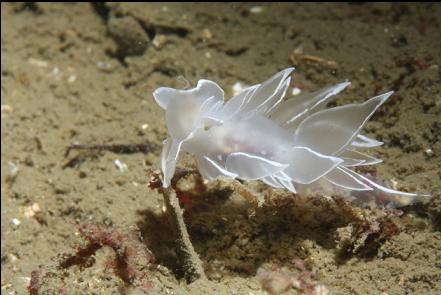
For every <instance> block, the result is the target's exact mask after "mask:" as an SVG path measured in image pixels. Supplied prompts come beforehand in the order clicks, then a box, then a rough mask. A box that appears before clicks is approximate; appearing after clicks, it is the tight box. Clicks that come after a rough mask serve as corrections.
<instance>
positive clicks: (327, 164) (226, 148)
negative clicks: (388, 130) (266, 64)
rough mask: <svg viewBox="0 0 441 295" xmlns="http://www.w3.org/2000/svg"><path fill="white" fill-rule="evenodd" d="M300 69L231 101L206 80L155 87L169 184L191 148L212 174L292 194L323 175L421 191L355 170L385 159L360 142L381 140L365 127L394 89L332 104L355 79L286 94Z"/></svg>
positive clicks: (350, 183) (351, 186)
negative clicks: (187, 85)
mask: <svg viewBox="0 0 441 295" xmlns="http://www.w3.org/2000/svg"><path fill="white" fill-rule="evenodd" d="M293 70H294V69H293V68H288V69H285V70H283V71H281V72H279V73H277V74H276V75H274V76H273V77H271V78H270V79H268V80H267V81H265V82H263V83H262V84H257V85H254V86H251V87H248V88H246V89H244V90H243V91H242V92H241V93H239V94H237V95H235V96H234V97H232V98H231V99H229V100H228V101H226V102H225V101H224V92H223V90H222V89H221V88H220V87H219V86H218V85H217V84H216V83H214V82H212V81H209V80H199V81H198V84H197V86H196V87H195V88H193V89H188V90H179V89H172V88H166V87H161V88H158V89H157V90H156V91H154V93H153V95H154V97H155V99H156V102H157V103H158V104H159V105H160V106H161V107H162V108H163V109H164V110H165V111H166V124H167V128H168V131H169V134H170V136H169V137H168V138H167V139H166V140H165V141H164V149H163V152H162V155H161V168H162V172H163V175H164V180H163V185H164V187H168V186H169V185H170V181H171V178H172V177H173V175H174V172H175V168H176V163H177V161H178V159H179V155H180V154H181V153H182V152H188V153H191V154H193V155H194V156H195V158H196V161H197V166H198V169H199V172H200V173H201V174H202V176H203V177H204V178H206V179H208V180H212V179H214V178H216V177H218V176H224V177H229V178H238V179H242V180H261V181H263V182H265V183H266V184H268V185H270V186H272V187H275V188H286V189H288V190H290V191H292V192H296V186H304V185H312V184H314V183H316V182H317V181H321V182H323V181H324V182H328V183H330V184H332V185H334V186H337V187H341V188H344V189H348V190H355V191H369V190H374V189H375V190H381V191H382V192H385V193H390V194H398V195H402V196H409V197H413V196H416V194H412V193H406V192H401V191H396V190H392V189H389V188H386V187H383V186H381V185H379V184H377V183H376V182H373V181H372V180H371V179H369V178H367V177H365V176H363V175H361V174H358V173H356V172H355V171H353V170H352V168H353V167H356V166H363V165H373V164H377V163H380V162H381V160H379V159H376V158H373V157H371V156H369V155H366V154H363V153H361V152H359V151H357V150H356V148H370V147H376V146H379V145H381V144H382V142H379V141H377V140H374V139H371V138H369V137H366V136H364V135H361V134H359V133H360V131H361V129H362V128H363V126H364V125H365V123H366V122H367V121H368V120H369V118H370V117H371V116H372V115H373V114H374V112H375V111H376V110H377V108H378V107H380V106H381V105H382V104H383V103H384V102H385V101H386V100H387V99H388V97H389V96H390V95H391V94H392V92H388V93H385V94H381V95H378V96H375V97H373V98H371V99H369V100H367V101H365V102H363V103H360V104H349V105H343V106H338V107H334V108H329V109H326V108H325V104H326V102H327V101H328V100H329V98H331V97H332V96H334V95H336V94H338V93H339V92H341V91H342V90H343V89H345V88H346V87H347V86H348V85H349V84H350V83H349V82H344V83H340V84H337V85H334V86H330V87H326V88H323V89H321V90H319V91H316V92H313V93H308V94H303V95H299V96H296V97H293V98H290V99H287V100H283V98H284V96H285V94H286V92H287V89H288V87H289V84H290V81H291V74H292V71H293Z"/></svg>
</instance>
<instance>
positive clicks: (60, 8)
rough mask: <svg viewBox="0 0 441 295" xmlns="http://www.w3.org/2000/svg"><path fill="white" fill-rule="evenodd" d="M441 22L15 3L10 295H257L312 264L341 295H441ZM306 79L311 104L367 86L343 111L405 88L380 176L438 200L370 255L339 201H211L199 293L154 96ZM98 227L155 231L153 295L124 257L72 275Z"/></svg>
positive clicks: (392, 104)
mask: <svg viewBox="0 0 441 295" xmlns="http://www.w3.org/2000/svg"><path fill="white" fill-rule="evenodd" d="M440 15H441V6H440V5H439V4H421V5H419V4H210V5H208V4H169V3H167V4H111V5H110V4H107V5H106V4H99V5H95V6H93V5H90V4H27V5H24V4H4V3H2V4H1V239H2V240H1V288H2V294H27V293H28V290H27V286H28V284H29V281H30V277H31V272H32V271H34V270H37V269H39V268H40V269H43V270H45V272H44V275H43V276H42V278H41V280H40V282H39V290H38V292H37V291H35V290H34V291H33V292H36V293H34V294H37V293H38V294H143V292H145V291H146V290H147V291H148V292H149V293H150V294H255V295H257V294H265V291H264V290H263V289H262V287H261V284H260V282H259V280H258V279H257V278H256V272H257V270H258V269H259V268H260V267H267V269H268V268H271V266H272V267H273V268H274V269H275V268H277V267H282V268H283V269H284V270H285V271H286V272H287V273H290V274H292V276H293V277H296V276H298V275H299V267H298V265H296V264H295V263H293V260H296V259H297V261H299V260H298V259H301V260H302V261H303V262H304V263H305V265H306V268H307V270H308V271H310V272H311V273H313V275H312V277H311V278H310V279H311V281H313V283H312V284H316V285H321V286H324V287H326V289H328V290H329V292H330V293H331V294H378V295H379V294H388V295H395V294H397V295H398V294H441V234H440V230H441V194H440V191H441V172H440V171H441V83H440V81H441V79H440V65H441V64H440V63H441V43H440V36H441V34H440V32H441V18H440V17H439V16H440ZM293 52H294V53H293ZM305 56H306V57H305ZM311 57H312V58H311ZM289 66H295V67H296V71H295V74H294V75H293V86H294V87H298V88H300V89H302V91H311V90H314V89H318V88H319V87H323V86H325V85H329V84H332V83H337V82H340V81H345V80H346V79H349V80H350V81H351V82H352V85H351V86H350V87H349V89H347V90H346V91H344V93H343V94H341V95H339V97H338V98H337V99H335V100H333V102H332V103H331V104H330V106H335V105H341V104H343V103H350V102H360V101H363V100H365V99H367V98H369V97H372V96H374V95H375V94H379V93H382V92H385V91H388V90H395V91H396V93H395V94H394V95H393V96H392V97H391V98H390V99H389V100H388V102H387V103H386V104H385V105H384V106H382V107H381V108H380V109H379V111H378V112H377V113H376V114H375V115H374V117H373V118H372V119H371V121H370V122H369V123H368V124H367V126H366V128H365V133H364V134H367V135H370V136H371V137H374V138H376V139H378V140H382V141H384V142H385V144H384V145H383V146H381V147H378V148H375V149H372V150H370V151H369V154H371V155H373V156H376V157H379V158H382V159H383V160H384V163H381V164H379V165H377V166H376V173H377V177H378V179H381V180H383V181H385V182H386V183H388V184H389V185H394V186H395V187H396V188H398V189H401V190H405V191H418V192H429V193H431V194H432V196H433V197H432V199H430V200H426V201H423V202H422V203H419V204H417V205H412V206H406V207H405V208H403V212H404V213H403V214H402V215H401V216H392V217H388V218H389V219H388V220H389V221H388V222H392V223H393V224H394V226H396V227H397V228H398V230H397V232H395V233H394V234H393V235H390V236H389V235H388V234H385V235H384V236H380V238H378V237H377V239H376V240H375V239H374V244H375V245H374V249H373V250H372V249H371V250H372V251H367V252H366V251H364V252H363V251H362V250H363V249H366V248H369V247H370V246H369V245H366V243H368V241H367V240H368V239H369V237H368V236H367V235H368V234H369V233H364V238H363V234H359V235H358V236H355V237H354V235H356V233H355V232H354V228H355V227H356V224H357V222H356V221H354V220H353V219H351V217H350V216H346V215H345V214H348V213H347V212H348V210H346V211H345V210H343V211H339V210H338V208H339V207H340V206H339V205H336V204H335V201H334V199H331V198H320V197H316V198H315V199H312V200H311V199H306V201H302V202H293V203H290V202H289V201H287V202H286V203H287V205H283V206H281V207H277V206H275V205H271V204H267V205H266V207H265V208H264V209H262V208H257V209H256V208H253V207H252V206H251V205H249V204H247V202H244V201H243V200H242V199H241V197H240V196H238V195H237V192H234V191H233V192H232V194H231V195H230V196H229V198H230V199H231V200H228V201H227V202H217V203H216V204H212V203H211V200H210V199H209V198H208V199H207V200H205V202H207V204H205V206H202V207H201V208H199V210H193V211H192V210H190V209H189V210H186V213H185V218H186V222H187V225H188V227H189V232H190V235H191V239H192V241H193V244H194V246H195V249H196V252H198V253H199V255H200V256H201V259H202V261H203V263H204V269H205V271H206V273H207V276H208V278H209V280H208V281H201V280H199V281H196V282H194V283H193V284H187V283H186V281H185V280H184V279H183V278H182V271H185V265H179V264H180V262H179V257H177V256H178V254H177V253H178V252H177V251H176V244H175V243H174V242H173V241H174V238H173V237H172V236H171V234H172V230H170V228H167V226H166V224H165V221H164V216H162V215H161V214H162V213H161V212H162V211H161V208H162V206H163V203H162V197H161V195H159V194H158V193H157V192H154V191H152V190H151V189H149V188H148V187H147V185H146V184H147V182H148V181H149V176H148V173H147V171H148V170H149V169H158V168H159V155H160V150H161V144H162V141H163V140H164V139H165V137H166V134H167V130H166V128H165V122H164V121H165V120H164V113H163V111H162V110H161V109H160V108H159V107H158V105H156V103H155V102H154V100H153V97H152V91H153V90H154V89H156V88H157V87H159V86H171V87H180V88H182V87H185V86H186V83H187V82H186V80H187V81H188V82H189V83H190V84H191V85H195V83H196V82H197V80H198V79H201V78H205V79H210V80H214V81H216V82H218V83H219V84H220V85H221V86H222V87H223V88H224V89H225V90H226V93H227V95H231V93H232V86H233V85H234V84H235V83H236V82H241V83H243V84H245V85H247V84H248V85H249V84H252V83H253V84H254V83H258V82H261V81H264V80H265V79H267V78H268V77H270V76H271V75H273V74H274V73H276V72H277V71H278V70H281V69H283V68H286V67H289ZM73 143H83V144H105V143H106V144H129V143H148V144H149V145H150V147H151V152H150V153H149V154H147V155H146V154H142V153H135V154H116V153H112V152H105V151H102V152H81V151H71V153H70V154H69V156H68V157H67V158H65V157H64V152H65V149H66V147H67V146H68V145H70V144H73ZM117 159H118V160H119V161H121V162H122V163H125V164H126V165H127V170H126V171H125V172H121V171H119V170H118V169H117V168H116V167H115V163H114V162H115V160H117ZM13 167H16V168H18V171H15V172H14V171H13V170H14V168H13ZM256 187H257V189H258V190H259V189H260V191H264V190H265V189H266V188H264V187H263V188H262V185H254V187H251V186H250V188H252V189H255V188H256ZM262 193H263V192H262ZM284 198H297V199H299V198H300V197H299V196H297V197H296V196H292V195H291V196H290V195H287V196H285V197H284ZM213 199H216V197H214V196H213ZM234 200H236V202H234ZM190 201H191V200H190ZM311 204H312V205H311ZM336 208H337V209H336ZM353 210H355V211H356V212H357V214H358V215H359V216H364V217H365V218H369V216H374V215H379V216H380V215H381V214H384V213H382V212H383V211H381V209H379V208H374V209H357V208H354V209H353ZM349 211H350V210H349ZM192 212H193V213H192ZM345 212H346V213H345ZM91 223H92V224H104V225H106V226H109V228H117V229H119V230H121V231H123V232H127V231H133V230H134V231H137V232H138V233H139V235H140V236H141V237H142V238H143V242H142V243H143V247H148V248H149V249H150V250H151V251H152V252H153V254H154V255H155V256H156V262H155V263H152V264H151V265H149V266H147V265H144V266H142V265H141V266H138V267H140V269H143V271H144V272H143V274H144V275H145V277H144V278H143V279H142V280H144V281H143V282H147V281H148V282H150V283H149V284H148V283H146V284H144V285H142V284H141V283H140V282H139V280H138V281H135V282H133V283H127V282H123V280H122V279H121V278H120V277H118V276H116V275H115V273H114V272H113V271H112V268H111V266H109V264H110V263H109V262H108V260H109V259H111V257H112V255H113V253H112V251H111V250H110V248H108V247H104V248H102V249H99V250H98V251H96V253H95V254H94V255H93V256H92V257H90V259H89V261H88V263H87V264H86V265H83V266H82V267H79V266H76V265H73V266H70V267H66V268H62V267H57V266H56V265H57V263H59V261H60V259H61V258H60V257H62V256H60V255H62V254H63V253H74V251H75V247H78V246H79V245H83V244H84V241H83V240H82V238H81V236H80V235H79V234H78V225H81V224H91ZM373 231H374V232H375V229H374V230H373ZM377 231H378V229H377ZM366 237H368V238H367V239H366ZM371 238H372V236H371ZM348 241H352V243H353V244H354V245H353V247H352V248H351V249H350V250H351V251H352V252H351V251H349V250H348V251H349V252H350V253H346V254H347V255H345V257H343V258H342V257H341V255H340V254H341V249H342V247H344V245H345V243H347V242H348ZM356 249H361V250H360V251H357V250H356ZM368 250H369V249H368ZM339 251H340V252H339ZM339 253H340V254H339ZM65 255H66V254H65ZM54 265H55V266H54ZM158 265H160V266H158ZM142 280H141V281H142ZM287 294H301V291H299V289H298V288H296V287H295V286H294V287H292V288H289V289H288V291H287ZM305 294H306V293H305ZM322 294H325V293H324V292H323V293H322Z"/></svg>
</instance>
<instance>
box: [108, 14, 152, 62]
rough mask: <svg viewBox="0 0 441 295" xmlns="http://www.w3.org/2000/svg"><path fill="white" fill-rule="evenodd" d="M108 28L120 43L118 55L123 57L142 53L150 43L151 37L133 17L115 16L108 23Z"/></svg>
mask: <svg viewBox="0 0 441 295" xmlns="http://www.w3.org/2000/svg"><path fill="white" fill-rule="evenodd" d="M107 28H108V30H109V33H110V35H111V36H112V37H113V39H114V40H115V42H116V43H117V44H118V52H117V55H119V56H120V57H122V58H124V57H126V56H131V55H142V54H143V53H144V51H145V50H146V49H147V47H148V45H149V43H150V37H149V36H148V35H147V33H146V32H145V31H144V29H143V28H142V26H141V25H140V24H139V22H138V21H136V20H135V19H134V18H133V17H130V16H126V17H121V18H116V17H113V18H111V19H110V20H109V22H108V23H107Z"/></svg>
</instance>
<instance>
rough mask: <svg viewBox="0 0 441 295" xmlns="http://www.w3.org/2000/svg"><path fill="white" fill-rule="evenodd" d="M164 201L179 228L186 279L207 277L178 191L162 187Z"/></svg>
mask: <svg viewBox="0 0 441 295" xmlns="http://www.w3.org/2000/svg"><path fill="white" fill-rule="evenodd" d="M160 190H161V192H162V195H163V196H164V201H165V204H166V206H167V211H168V212H169V214H170V216H171V218H172V222H173V223H174V226H175V228H176V229H177V230H178V235H179V239H180V242H181V249H180V250H181V252H182V254H183V255H184V261H185V263H186V274H185V275H186V279H187V281H189V282H194V281H196V280H197V279H207V277H206V276H205V272H204V268H203V267H202V261H201V259H200V258H199V255H198V254H197V253H196V251H195V250H194V247H193V244H192V243H191V240H190V235H189V234H188V231H187V226H186V225H185V222H184V216H183V212H182V209H181V207H180V206H179V200H178V198H177V196H176V192H175V191H174V189H172V188H171V187H169V188H161V189H160Z"/></svg>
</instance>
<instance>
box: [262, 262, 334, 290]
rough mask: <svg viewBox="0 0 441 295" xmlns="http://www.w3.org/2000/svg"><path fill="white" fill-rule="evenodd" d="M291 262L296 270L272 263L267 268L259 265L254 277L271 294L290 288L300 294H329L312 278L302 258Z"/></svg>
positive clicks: (312, 275)
mask: <svg viewBox="0 0 441 295" xmlns="http://www.w3.org/2000/svg"><path fill="white" fill-rule="evenodd" d="M293 264H294V266H295V267H296V268H297V269H298V271H297V272H293V271H290V270H288V269H287V268H283V267H278V266H274V265H273V266H271V267H270V268H269V269H268V268H266V267H260V268H259V269H258V270H257V274H256V277H257V279H258V280H259V282H260V284H261V285H262V289H264V290H265V291H267V292H268V293H270V294H271V295H276V294H282V293H284V292H286V291H288V290H289V289H291V288H295V289H297V290H298V291H299V292H300V294H302V295H327V294H329V291H328V289H327V288H326V287H325V286H323V285H320V284H318V283H316V282H315V281H314V280H313V278H314V274H313V273H312V272H311V271H308V270H307V269H306V267H305V264H304V262H303V260H301V259H294V260H293Z"/></svg>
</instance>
